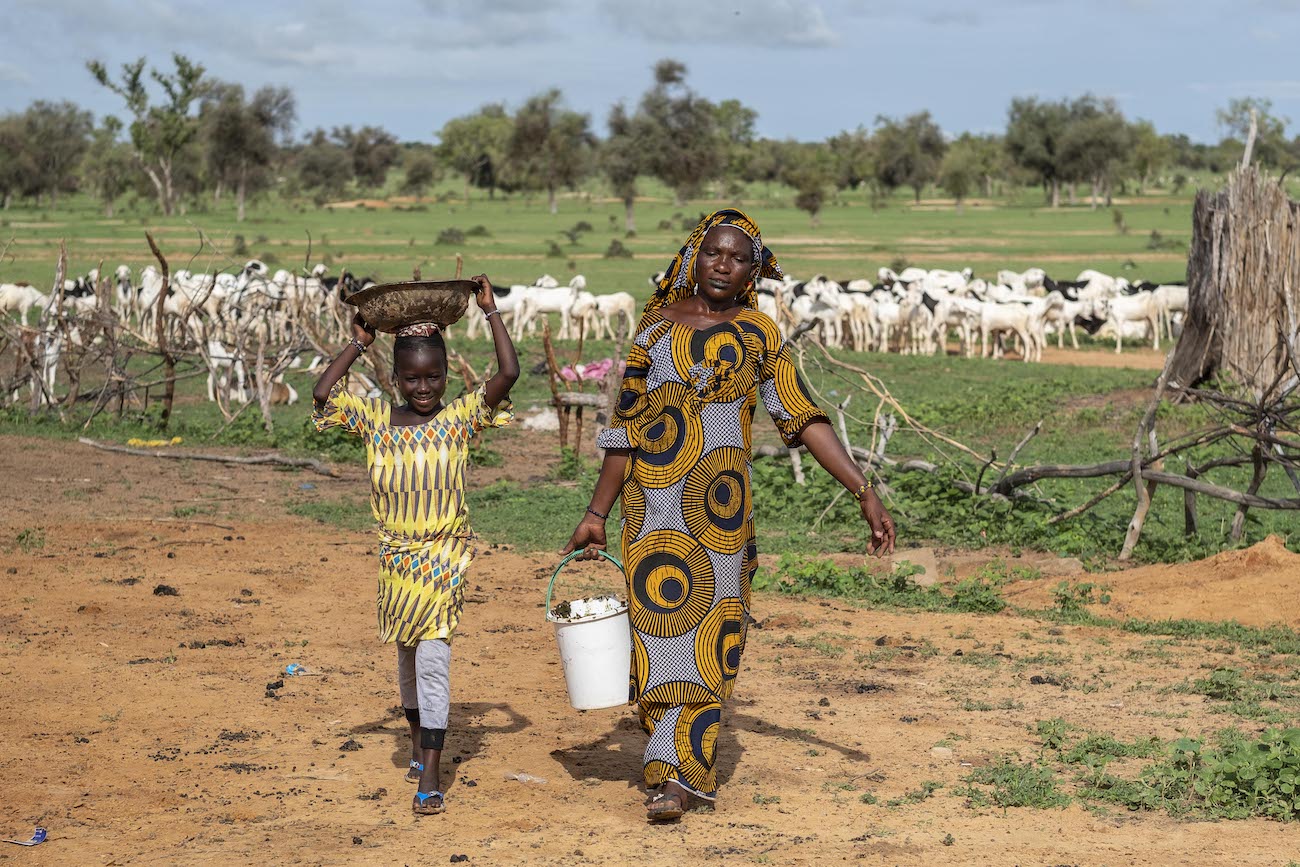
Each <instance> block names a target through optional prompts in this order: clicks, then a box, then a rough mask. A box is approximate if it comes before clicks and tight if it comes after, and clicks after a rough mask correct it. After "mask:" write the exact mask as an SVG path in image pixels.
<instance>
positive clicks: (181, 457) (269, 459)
mask: <svg viewBox="0 0 1300 867" xmlns="http://www.w3.org/2000/svg"><path fill="white" fill-rule="evenodd" d="M77 442H79V443H82V444H83V445H88V446H90V447H92V448H97V449H101V450H103V451H106V452H118V453H120V454H124V455H132V456H133V457H138V458H167V459H170V460H177V461H214V462H216V463H219V464H250V465H251V464H276V465H278V466H284V467H302V468H304V469H309V470H311V471H312V472H315V473H319V474H320V475H322V476H329V477H330V478H338V473H336V472H334V471H333V470H332V469H330V468H329V467H327V466H325V464H322V463H321V462H320V461H317V460H313V459H311V458H286V457H283V456H282V455H277V454H269V455H256V456H254V457H248V458H241V457H236V456H234V455H205V454H196V453H193V452H190V453H181V452H160V451H150V450H149V449H136V448H130V447H129V446H118V445H113V444H112V443H101V442H96V441H95V440H92V439H89V438H87V437H77Z"/></svg>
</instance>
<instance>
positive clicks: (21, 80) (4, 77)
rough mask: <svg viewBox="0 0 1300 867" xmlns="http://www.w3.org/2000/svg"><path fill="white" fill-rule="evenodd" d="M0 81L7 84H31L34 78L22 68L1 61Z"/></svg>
mask: <svg viewBox="0 0 1300 867" xmlns="http://www.w3.org/2000/svg"><path fill="white" fill-rule="evenodd" d="M0 81H3V82H4V83H6V84H31V81H32V77H31V75H30V74H29V73H28V72H27V70H25V69H23V68H22V67H21V66H17V65H15V64H13V63H6V62H5V61H3V60H0Z"/></svg>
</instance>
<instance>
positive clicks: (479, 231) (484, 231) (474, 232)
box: [465, 226, 492, 238]
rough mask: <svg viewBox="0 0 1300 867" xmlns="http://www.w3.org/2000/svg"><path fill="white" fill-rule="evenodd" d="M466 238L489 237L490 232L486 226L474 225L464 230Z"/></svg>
mask: <svg viewBox="0 0 1300 867" xmlns="http://www.w3.org/2000/svg"><path fill="white" fill-rule="evenodd" d="M465 237H466V238H491V237H492V233H491V232H489V231H488V228H487V226H474V227H473V228H472V229H469V230H468V231H466V232H465Z"/></svg>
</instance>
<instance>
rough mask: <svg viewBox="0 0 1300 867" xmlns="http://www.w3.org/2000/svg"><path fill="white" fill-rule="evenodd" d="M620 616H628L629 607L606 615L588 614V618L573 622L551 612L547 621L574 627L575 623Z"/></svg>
mask: <svg viewBox="0 0 1300 867" xmlns="http://www.w3.org/2000/svg"><path fill="white" fill-rule="evenodd" d="M620 614H627V605H626V604H624V605H623V606H622V607H621V608H619V609H618V610H616V611H610V612H608V613H606V614H588V615H587V616H586V617H578V618H575V619H573V620H566V619H565V618H563V617H556V616H555V615H554V614H552V613H551V612H549V611H548V612H546V619H547V620H549V621H550V622H551V623H558V624H560V625H561V626H572V625H573V624H575V623H595V622H596V621H597V620H604V619H605V618H607V617H617V616H619V615H620Z"/></svg>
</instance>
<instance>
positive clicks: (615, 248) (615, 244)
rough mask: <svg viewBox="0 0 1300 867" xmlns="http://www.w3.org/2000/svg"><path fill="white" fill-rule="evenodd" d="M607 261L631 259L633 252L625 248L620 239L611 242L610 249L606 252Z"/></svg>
mask: <svg viewBox="0 0 1300 867" xmlns="http://www.w3.org/2000/svg"><path fill="white" fill-rule="evenodd" d="M605 258H606V259H631V258H632V251H631V250H629V249H628V248H627V247H625V246H623V242H622V241H620V240H619V239H618V238H615V239H614V240H612V241H610V242H609V247H608V248H607V249H606V250H605Z"/></svg>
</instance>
